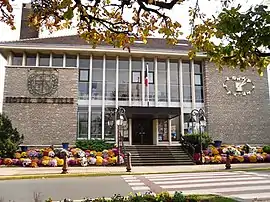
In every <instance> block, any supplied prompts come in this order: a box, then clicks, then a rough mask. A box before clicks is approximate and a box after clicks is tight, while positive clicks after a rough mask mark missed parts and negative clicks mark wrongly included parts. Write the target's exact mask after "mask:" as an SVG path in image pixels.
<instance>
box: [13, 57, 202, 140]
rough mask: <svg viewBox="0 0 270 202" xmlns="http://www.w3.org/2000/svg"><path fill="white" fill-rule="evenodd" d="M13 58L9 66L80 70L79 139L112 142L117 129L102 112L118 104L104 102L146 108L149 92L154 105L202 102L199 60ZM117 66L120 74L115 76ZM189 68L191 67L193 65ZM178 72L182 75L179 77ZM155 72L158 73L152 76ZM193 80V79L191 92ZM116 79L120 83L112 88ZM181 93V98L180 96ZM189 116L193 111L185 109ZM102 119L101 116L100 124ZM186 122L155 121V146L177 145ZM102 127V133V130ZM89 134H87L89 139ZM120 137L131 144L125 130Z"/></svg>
mask: <svg viewBox="0 0 270 202" xmlns="http://www.w3.org/2000/svg"><path fill="white" fill-rule="evenodd" d="M11 59H12V60H11V62H12V65H25V66H36V65H37V66H41V67H43V66H45V67H51V68H54V67H70V68H78V114H77V119H78V134H77V137H78V138H83V139H87V138H89V137H90V138H97V139H101V138H104V139H106V140H109V141H115V136H116V134H115V128H114V126H113V127H110V126H108V121H107V120H106V113H107V112H106V109H107V108H108V107H113V108H115V107H116V105H117V104H116V103H117V102H115V104H113V103H114V102H107V101H123V102H121V103H118V105H119V106H133V105H136V106H138V105H139V106H143V107H146V106H147V102H142V100H144V101H147V99H148V89H149V101H155V103H154V105H155V106H157V105H158V106H162V107H170V106H173V107H175V106H177V107H181V106H180V103H181V102H182V101H183V103H186V104H189V105H190V103H192V101H193V102H194V103H195V104H196V105H197V104H202V103H203V102H204V83H203V66H202V63H201V62H198V61H194V63H191V62H190V61H188V60H186V61H185V60H183V61H181V60H180V61H179V59H180V58H179V59H170V60H168V59H165V58H164V59H160V58H155V57H147V58H143V57H131V58H129V57H121V56H120V57H117V56H114V57H112V56H110V57H109V56H106V57H103V56H96V55H94V56H90V55H79V56H77V55H75V54H74V55H69V54H66V55H64V54H55V53H53V54H49V53H47V54H43V53H39V54H32V53H25V54H15V53H13V54H12V57H11ZM117 63H118V73H117V72H116V71H117V66H116V65H117ZM192 64H194V65H193V66H192ZM143 65H144V66H143ZM146 65H148V83H149V88H146V86H145V83H144V82H145V73H146V72H145V67H146ZM130 67H131V69H130ZM181 69H182V72H180V71H181ZM192 69H194V75H192V74H193V71H192ZM156 70H157V72H155V71H156ZM168 71H169V74H168ZM104 73H105V75H104ZM117 75H118V78H117ZM181 75H182V77H181ZM103 77H104V78H103ZM155 77H156V78H155ZM168 79H169V81H170V82H169V84H168ZM192 79H194V87H193V88H192V83H193V80H192ZM117 80H118V83H116V81H117ZM90 82H91V89H90V86H89V85H90ZM103 82H104V83H103ZM181 83H182V86H181ZM103 84H105V85H103ZM168 85H169V86H168ZM181 89H182V92H183V97H181V94H180V92H181ZM116 90H118V97H116V95H117V93H116ZM192 90H194V91H195V93H194V92H193V95H194V94H195V97H194V100H192V99H193V97H192ZM168 91H169V92H168ZM103 94H104V95H105V97H104V98H103V97H102V95H103ZM89 95H91V96H89ZM168 95H170V102H168V100H169V99H168ZM142 98H144V99H142ZM89 99H91V101H92V104H91V105H92V106H90V107H89V106H88V104H89V103H88V102H81V101H88V100H89ZM104 100H105V101H106V102H104ZM125 101H126V102H125ZM186 104H184V106H183V107H184V109H183V110H182V109H181V111H185V112H186V111H187V108H185V107H186ZM85 105H86V106H85ZM103 105H104V106H103ZM189 105H187V106H189ZM202 106H203V105H202ZM192 107H194V106H192ZM185 109H186V110H185ZM188 111H191V109H188ZM102 114H104V116H102ZM102 117H104V122H103V123H102ZM188 121H189V114H184V120H183V121H181V120H180V117H175V118H173V119H171V120H167V119H159V120H158V121H157V122H158V124H157V127H158V129H157V130H158V131H157V133H158V141H159V142H169V141H172V142H173V141H175V142H177V141H179V137H180V135H181V131H183V130H184V133H187V132H188V131H189V127H188ZM181 122H183V123H182V124H183V126H184V128H183V129H182V130H181ZM103 126H104V128H102V127H103ZM169 130H170V131H169ZM89 131H90V134H88V133H89ZM120 132H121V135H122V137H123V138H124V140H125V141H129V140H130V134H129V133H130V130H129V128H128V126H126V127H125V128H121V130H120ZM102 133H103V134H102Z"/></svg>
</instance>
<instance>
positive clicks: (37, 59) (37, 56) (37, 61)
mask: <svg viewBox="0 0 270 202" xmlns="http://www.w3.org/2000/svg"><path fill="white" fill-rule="evenodd" d="M38 65H39V53H37V54H36V67H38Z"/></svg>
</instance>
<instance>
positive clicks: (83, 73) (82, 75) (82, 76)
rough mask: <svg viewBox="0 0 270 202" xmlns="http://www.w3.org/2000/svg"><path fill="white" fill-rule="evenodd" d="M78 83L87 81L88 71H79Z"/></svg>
mask: <svg viewBox="0 0 270 202" xmlns="http://www.w3.org/2000/svg"><path fill="white" fill-rule="evenodd" d="M79 75H80V78H79V80H80V81H89V71H88V70H80V74H79Z"/></svg>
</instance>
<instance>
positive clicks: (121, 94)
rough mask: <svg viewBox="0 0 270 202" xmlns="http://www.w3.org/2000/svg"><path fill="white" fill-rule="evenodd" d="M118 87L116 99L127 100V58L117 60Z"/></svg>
mask: <svg viewBox="0 0 270 202" xmlns="http://www.w3.org/2000/svg"><path fill="white" fill-rule="evenodd" d="M118 75H119V79H118V80H119V87H118V100H128V97H129V90H128V88H129V60H128V59H127V58H126V59H124V58H123V59H121V58H120V60H119V74H118Z"/></svg>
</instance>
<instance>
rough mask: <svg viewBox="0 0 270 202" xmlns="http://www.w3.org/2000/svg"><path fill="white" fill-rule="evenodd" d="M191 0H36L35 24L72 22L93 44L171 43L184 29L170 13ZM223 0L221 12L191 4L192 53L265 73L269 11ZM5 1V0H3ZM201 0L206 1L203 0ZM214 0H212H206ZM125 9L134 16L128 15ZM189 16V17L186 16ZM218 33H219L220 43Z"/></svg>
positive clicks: (7, 15)
mask: <svg viewBox="0 0 270 202" xmlns="http://www.w3.org/2000/svg"><path fill="white" fill-rule="evenodd" d="M190 1H191V0H84V1H82V0H32V8H33V13H32V14H31V15H30V18H29V19H30V22H31V25H32V26H34V27H36V28H46V29H49V30H50V31H54V30H60V29H65V28H70V27H71V26H72V25H74V24H73V23H74V19H76V23H77V24H76V25H75V26H76V27H77V30H78V34H80V36H81V37H82V38H84V39H85V40H86V41H88V42H90V43H91V44H92V45H93V47H94V48H95V47H96V46H97V45H98V44H100V43H106V44H110V45H113V46H115V47H121V48H124V49H125V48H127V49H128V50H129V51H130V47H131V45H132V43H134V41H135V40H136V39H141V40H142V41H143V42H144V43H147V38H148V37H150V36H153V35H155V34H157V33H158V34H160V35H162V36H163V37H164V38H165V39H167V41H168V43H169V44H176V43H177V40H178V39H179V37H180V36H181V35H182V32H181V24H180V23H179V22H177V21H174V20H172V19H171V18H170V17H169V15H168V14H169V12H170V11H171V9H172V8H174V7H177V6H178V7H179V6H182V5H183V3H185V2H190ZM215 1H219V2H220V3H221V4H222V7H223V8H224V9H223V10H222V11H221V12H220V14H219V15H218V16H216V17H215V16H212V17H210V18H206V15H205V14H204V13H202V12H201V10H200V7H199V1H198V0H197V1H196V3H195V5H194V7H191V8H190V10H189V21H190V24H191V25H192V27H193V29H192V32H191V34H190V35H189V36H188V40H189V41H190V42H191V44H192V45H193V49H192V50H191V51H190V54H189V55H190V57H191V58H192V57H194V56H195V54H196V52H199V51H201V52H205V53H206V54H207V55H208V57H209V58H210V60H211V61H213V62H215V63H216V64H217V65H218V66H219V68H220V69H222V68H223V67H224V66H229V67H233V68H236V67H237V68H238V67H239V68H240V69H241V70H245V69H247V68H250V67H252V68H256V69H257V70H258V72H259V73H260V74H261V73H262V72H263V71H264V70H265V68H266V67H267V65H268V64H269V63H270V62H269V53H267V52H263V51H265V50H266V51H267V49H269V46H270V45H269V44H270V42H269V40H267V38H269V33H270V30H269V29H270V28H269V26H268V25H269V24H270V22H269V21H270V19H269V18H270V11H268V10H267V7H266V6H262V5H259V6H255V7H251V8H250V9H249V10H247V11H246V12H240V8H241V6H240V5H239V6H238V7H232V6H231V5H232V3H233V0H215ZM0 2H1V1H0ZM2 2H4V3H2V4H0V9H1V8H2V7H3V8H6V10H3V9H1V11H2V12H3V13H5V15H3V16H4V18H0V20H1V19H2V21H5V22H7V23H8V24H10V25H11V27H13V24H12V19H13V16H12V15H11V12H10V11H11V10H12V9H10V6H9V3H8V2H9V0H2ZM201 2H202V1H201ZM203 2H204V3H205V4H206V3H211V0H207V1H206V0H204V1H203ZM127 12H129V14H131V17H130V16H128V15H126V14H127ZM187 19H188V18H187ZM198 20H199V21H200V23H199V24H198V23H195V22H197V21H198ZM215 39H219V42H220V43H219V44H217V43H216V40H215Z"/></svg>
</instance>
